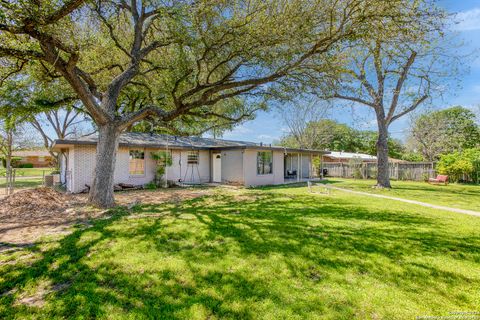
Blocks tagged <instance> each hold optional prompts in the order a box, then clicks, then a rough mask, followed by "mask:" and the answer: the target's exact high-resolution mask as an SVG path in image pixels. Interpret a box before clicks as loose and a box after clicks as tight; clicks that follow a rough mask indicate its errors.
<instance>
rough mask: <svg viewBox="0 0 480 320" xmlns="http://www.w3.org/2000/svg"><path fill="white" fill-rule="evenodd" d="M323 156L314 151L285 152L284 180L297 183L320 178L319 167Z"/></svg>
mask: <svg viewBox="0 0 480 320" xmlns="http://www.w3.org/2000/svg"><path fill="white" fill-rule="evenodd" d="M320 163H321V156H320V155H318V154H314V153H300V152H297V153H295V152H285V154H284V166H283V168H284V181H285V183H297V182H305V181H311V180H313V179H319V178H320V176H319V175H318V168H317V166H319V165H320Z"/></svg>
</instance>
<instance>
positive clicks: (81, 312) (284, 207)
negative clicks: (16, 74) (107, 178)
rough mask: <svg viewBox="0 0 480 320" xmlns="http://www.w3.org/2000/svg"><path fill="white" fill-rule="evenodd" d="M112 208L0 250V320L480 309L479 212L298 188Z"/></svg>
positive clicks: (390, 314)
mask: <svg viewBox="0 0 480 320" xmlns="http://www.w3.org/2000/svg"><path fill="white" fill-rule="evenodd" d="M339 185H341V183H340V182H339ZM453 187H456V186H453ZM439 190H441V188H440V187H439ZM412 192H413V191H412ZM427 194H428V193H427ZM454 194H456V192H454ZM456 197H458V198H460V196H459V195H458V194H457V195H456ZM468 197H473V196H471V195H469V196H468ZM469 199H470V198H469ZM424 200H425V201H427V200H428V199H424ZM111 213H112V217H111V218H110V219H98V220H95V221H92V223H91V226H90V227H87V228H85V226H83V227H81V226H78V227H77V229H76V230H75V231H74V232H73V233H72V234H70V235H68V236H64V237H63V238H61V239H45V240H44V241H43V242H40V243H38V244H36V245H33V246H30V247H18V248H16V249H15V250H9V251H3V252H2V253H0V318H19V319H20V318H29V319H30V318H35V319H64V318H77V319H89V318H101V319H402V320H403V319H415V317H417V316H446V315H450V314H449V312H458V311H463V312H475V311H476V312H478V311H480V232H479V230H480V218H477V217H472V216H467V215H461V214H455V213H450V212H443V211H439V210H432V209H429V208H424V207H420V206H415V205H410V204H405V203H398V202H395V201H389V200H384V199H375V198H365V197H362V196H356V195H352V194H346V193H343V192H340V191H333V192H332V193H331V194H330V195H321V194H309V193H308V192H307V189H306V188H305V186H303V185H302V186H280V187H271V188H260V189H253V190H252V189H240V190H227V189H219V190H216V191H214V194H213V195H208V196H204V197H201V198H196V199H193V200H188V201H184V202H177V203H166V204H162V205H140V206H137V207H134V208H133V209H132V210H131V211H127V210H126V209H115V210H113V211H112V212H111Z"/></svg>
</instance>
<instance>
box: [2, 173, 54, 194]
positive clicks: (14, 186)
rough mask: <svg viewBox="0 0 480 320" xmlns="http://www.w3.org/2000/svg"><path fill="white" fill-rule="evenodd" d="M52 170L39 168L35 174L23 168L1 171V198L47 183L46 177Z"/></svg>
mask: <svg viewBox="0 0 480 320" xmlns="http://www.w3.org/2000/svg"><path fill="white" fill-rule="evenodd" d="M50 173H51V170H37V171H36V172H35V174H34V175H32V174H31V173H28V172H26V171H24V170H22V169H21V168H12V169H10V170H5V169H3V170H2V171H1V172H0V198H3V197H5V196H7V195H10V194H12V193H14V192H16V191H18V190H23V189H30V188H37V187H41V186H44V185H45V177H46V176H47V175H49V174H50Z"/></svg>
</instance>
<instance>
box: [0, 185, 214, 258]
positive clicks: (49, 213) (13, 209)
mask: <svg viewBox="0 0 480 320" xmlns="http://www.w3.org/2000/svg"><path fill="white" fill-rule="evenodd" d="M210 192H211V191H210V189H200V188H188V189H168V190H153V191H150V190H136V191H127V192H118V193H115V199H116V201H117V204H118V205H121V206H127V207H131V206H133V205H135V204H161V203H165V202H173V203H180V202H182V201H185V200H190V199H194V198H197V197H201V196H204V195H207V194H209V193H210ZM105 214H106V211H105V210H99V209H95V208H93V207H91V206H88V205H87V195H85V194H82V195H69V194H64V193H61V192H58V191H55V190H52V189H50V188H35V189H28V190H22V191H19V192H16V193H14V194H13V195H10V196H8V197H6V198H3V199H0V249H1V248H2V247H4V246H6V247H8V248H10V247H11V246H12V245H16V246H18V245H29V244H32V243H34V242H36V241H37V240H39V238H41V237H44V236H51V235H59V234H68V233H69V232H71V229H72V228H71V227H72V225H74V224H78V223H83V224H85V225H87V221H88V220H89V219H91V218H96V217H100V216H102V215H105ZM2 243H3V245H2Z"/></svg>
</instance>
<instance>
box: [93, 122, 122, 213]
mask: <svg viewBox="0 0 480 320" xmlns="http://www.w3.org/2000/svg"><path fill="white" fill-rule="evenodd" d="M119 135H120V130H119V129H118V127H117V126H115V125H112V124H107V125H102V126H99V128H98V143H97V155H96V158H95V173H94V178H93V183H92V186H91V188H90V194H89V198H88V201H89V202H90V203H92V204H93V205H95V206H98V207H101V208H111V207H113V206H114V205H115V200H114V197H113V178H114V170H115V160H116V157H117V149H118V138H119Z"/></svg>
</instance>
